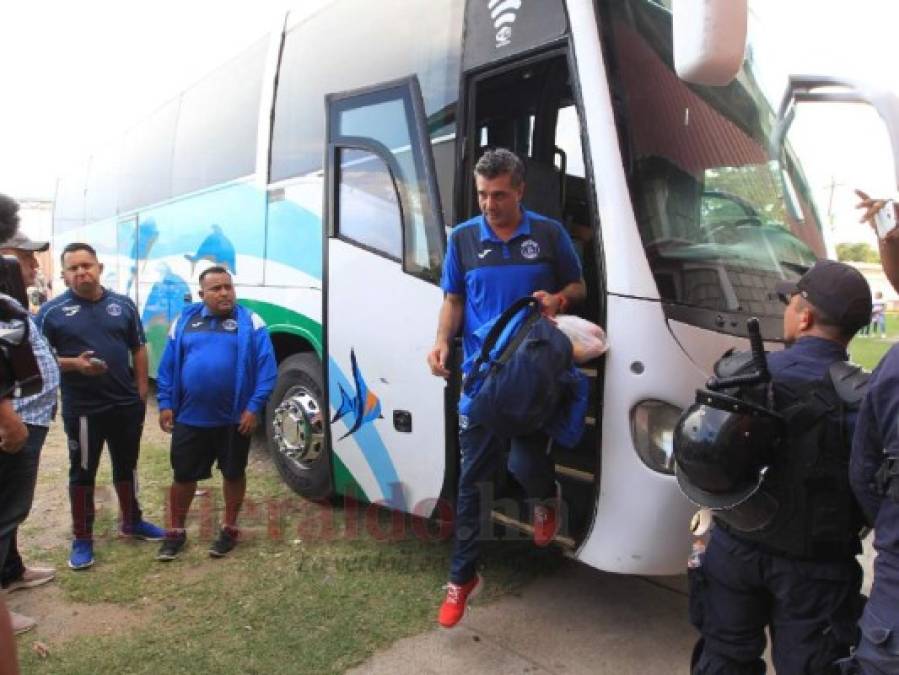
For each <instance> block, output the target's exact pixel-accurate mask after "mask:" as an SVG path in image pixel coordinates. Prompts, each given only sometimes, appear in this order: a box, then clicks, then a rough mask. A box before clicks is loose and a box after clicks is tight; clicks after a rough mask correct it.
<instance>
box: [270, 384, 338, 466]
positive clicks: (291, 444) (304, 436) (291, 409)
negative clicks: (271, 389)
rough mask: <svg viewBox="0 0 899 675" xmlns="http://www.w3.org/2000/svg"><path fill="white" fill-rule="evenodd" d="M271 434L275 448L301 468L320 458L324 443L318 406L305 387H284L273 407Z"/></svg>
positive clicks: (320, 413)
mask: <svg viewBox="0 0 899 675" xmlns="http://www.w3.org/2000/svg"><path fill="white" fill-rule="evenodd" d="M272 436H273V438H274V440H275V445H276V447H277V449H278V452H280V453H281V454H282V455H284V456H285V457H286V458H288V459H290V460H291V461H292V462H294V463H296V464H298V465H299V466H300V468H302V469H308V468H310V465H311V464H314V463H315V462H317V461H318V460H319V458H321V456H322V452H323V451H324V443H325V434H324V424H322V410H321V406H320V405H319V404H318V401H317V400H316V399H315V396H313V394H312V392H310V391H309V390H308V389H306V387H303V386H301V385H298V386H296V387H292V388H290V389H289V390H288V391H287V393H286V394H285V396H284V399H283V400H282V401H281V405H279V406H278V407H277V408H276V409H275V414H274V416H273V418H272Z"/></svg>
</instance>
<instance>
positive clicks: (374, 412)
mask: <svg viewBox="0 0 899 675" xmlns="http://www.w3.org/2000/svg"><path fill="white" fill-rule="evenodd" d="M350 363H351V364H352V366H353V381H354V383H355V385H356V395H355V396H350V395H349V394H348V393H347V391H346V389H344V388H343V385H341V384H338V385H337V386H338V387H340V406H339V407H338V408H337V412H335V413H334V418H333V419H332V420H331V424H334V422H336V421H337V420H339V419H341V418H342V417H346V420H345V423H346V425H347V426H348V427H349V431H347V432H346V433H345V434H344V435H343V436H341V437H340V438H339V439H338V440H341V441H342V440H343V439H344V438H346V437H347V436H350V435H352V434H355V433H356V432H357V431H359V429H360V428H361V427H362V425H363V424H365V423H367V422H373V421H374V420H376V419H380V418H381V417H382V415H381V400H380V399H379V398H378V397H377V396H375V394H374V392H372V391H369V389H368V385H366V384H365V380H363V379H362V371H361V370H359V364H358V363H356V351H355V350H354V349H350Z"/></svg>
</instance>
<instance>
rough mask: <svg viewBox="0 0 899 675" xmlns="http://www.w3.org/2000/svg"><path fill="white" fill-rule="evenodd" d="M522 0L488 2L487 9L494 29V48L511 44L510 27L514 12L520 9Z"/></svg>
mask: <svg viewBox="0 0 899 675" xmlns="http://www.w3.org/2000/svg"><path fill="white" fill-rule="evenodd" d="M521 2H522V0H489V2H488V3H487V9H489V10H490V18H491V19H493V27H494V28H495V29H496V48H497V49H499V48H500V47H508V46H509V45H510V44H512V25H513V24H514V23H515V19H516V16H517V15H516V12H517V11H518V10H519V9H521Z"/></svg>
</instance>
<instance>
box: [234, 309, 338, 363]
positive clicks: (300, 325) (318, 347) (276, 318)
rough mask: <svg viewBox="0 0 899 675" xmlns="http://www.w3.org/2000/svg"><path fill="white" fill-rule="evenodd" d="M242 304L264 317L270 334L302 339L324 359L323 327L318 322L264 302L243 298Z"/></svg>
mask: <svg viewBox="0 0 899 675" xmlns="http://www.w3.org/2000/svg"><path fill="white" fill-rule="evenodd" d="M240 304H241V305H243V306H244V307H247V308H248V309H252V310H253V311H254V312H256V313H257V314H258V315H259V316H261V317H262V320H263V321H265V323H266V324H267V326H268V332H269V334H274V333H290V334H291V335H296V336H297V337H301V338H303V339H304V340H306V341H307V342H309V344H311V345H312V347H313V348H314V349H315V352H316V353H317V354H318V358H320V359H321V358H322V351H323V350H322V327H321V324H320V323H318V322H317V321H313V320H312V319H310V318H309V317H308V316H305V315H303V314H299V313H298V312H294V311H291V310H289V309H287V308H286V307H282V306H281V305H273V304H271V303H270V302H265V301H263V300H248V299H246V298H241V299H240Z"/></svg>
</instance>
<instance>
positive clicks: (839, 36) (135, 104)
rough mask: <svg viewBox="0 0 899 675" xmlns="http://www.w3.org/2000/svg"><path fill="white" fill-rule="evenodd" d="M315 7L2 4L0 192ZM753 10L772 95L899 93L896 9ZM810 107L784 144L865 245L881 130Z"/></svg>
mask: <svg viewBox="0 0 899 675" xmlns="http://www.w3.org/2000/svg"><path fill="white" fill-rule="evenodd" d="M357 1H358V2H370V1H378V2H392V1H394V0H357ZM419 1H421V2H427V1H428V0H419ZM678 1H681V2H683V1H690V0H678ZM320 2H321V0H294V1H293V2H291V0H254V1H253V2H249V1H248V0H243V1H237V0H177V1H176V0H154V2H138V1H136V0H78V1H77V2H73V1H72V0H64V1H62V0H28V2H15V1H7V2H3V3H0V26H3V28H4V31H3V37H2V39H0V82H2V85H3V93H2V95H0V192H7V193H9V194H12V195H15V196H16V197H19V198H46V199H51V198H52V197H53V193H54V189H55V183H56V177H57V175H58V174H59V173H61V172H65V171H66V169H67V167H70V166H73V165H74V164H76V163H77V162H78V161H79V160H81V161H83V160H84V159H85V158H86V157H87V156H88V155H89V153H90V152H91V150H92V149H93V148H96V147H99V146H102V145H103V144H105V143H106V142H108V141H110V140H112V139H114V138H115V137H116V136H117V135H118V134H120V133H121V132H123V131H124V130H126V129H128V128H130V127H131V126H133V125H134V124H135V123H136V122H138V121H139V120H141V119H142V118H143V117H146V115H147V114H148V113H150V112H152V111H153V110H154V109H155V108H157V107H158V106H159V105H160V104H161V103H163V102H164V101H166V100H168V99H170V98H172V97H173V96H175V95H176V94H177V93H178V92H179V91H181V90H183V89H185V88H186V87H188V86H190V85H191V84H192V83H193V82H195V81H197V80H198V79H200V78H201V77H202V76H203V75H204V74H205V73H207V72H209V71H210V70H212V69H214V68H215V67H216V66H217V65H219V64H221V63H222V62H224V61H226V60H227V59H228V58H229V57H231V56H233V55H235V54H237V53H239V52H240V51H241V50H242V49H243V48H245V47H247V46H249V45H250V44H252V43H253V42H255V41H256V39H258V38H259V37H260V36H261V35H263V34H264V33H265V32H267V31H269V30H271V29H273V28H274V27H275V26H276V25H277V24H278V23H279V21H282V20H283V13H284V11H285V10H286V9H287V8H288V7H289V6H290V5H294V6H296V5H304V4H319V3H320ZM750 9H751V12H752V24H753V28H752V34H753V39H754V40H755V41H756V42H757V44H758V52H757V53H759V54H764V56H765V58H764V59H763V61H764V63H765V66H766V70H765V73H764V83H765V84H767V85H768V86H769V88H770V90H771V91H772V92H779V91H782V90H783V88H784V86H785V84H786V79H785V73H787V72H813V73H828V74H842V75H848V76H853V77H864V78H866V79H868V80H870V81H873V82H875V83H879V84H880V85H881V86H886V87H890V88H892V89H893V90H895V91H897V92H899V68H896V67H895V64H896V60H895V57H894V56H892V57H891V54H890V52H891V51H892V52H893V54H894V53H895V47H894V46H893V45H894V44H895V31H896V30H897V29H899V2H896V1H895V0H853V2H851V3H850V2H845V0H788V1H786V0H750ZM778 97H779V96H778ZM806 107H810V106H806ZM816 107H818V108H819V109H818V110H815V111H811V110H809V111H808V112H806V111H805V110H802V109H800V114H799V117H797V122H796V124H795V127H794V130H795V133H794V134H793V137H792V139H791V140H792V142H793V143H794V145H795V147H796V148H797V150H798V151H799V153H800V157H802V158H803V160H804V164H805V167H806V172H807V174H808V177H809V180H810V183H811V185H812V187H813V189H814V190H815V192H816V194H817V195H818V196H819V204H820V205H821V206H822V216H824V218H825V220H826V221H827V222H828V226H829V230H830V231H829V232H828V234H829V236H830V238H831V239H832V241H840V240H855V239H859V240H862V239H865V238H866V237H868V233H867V231H866V230H865V229H864V228H863V227H862V228H859V227H857V226H856V225H855V223H854V220H855V218H854V217H853V212H852V204H853V203H854V201H853V197H852V196H851V187H852V186H856V185H857V186H860V187H863V188H868V189H870V190H871V191H873V192H877V193H879V194H886V193H887V192H889V193H890V194H892V193H893V192H895V191H896V185H895V180H893V179H892V168H891V167H892V165H891V163H890V161H891V160H890V156H889V154H888V153H886V154H885V153H884V149H885V148H884V145H885V140H884V139H885V135H884V131H883V126H882V124H880V123H879V121H878V118H877V117H876V115H873V114H871V113H870V111H867V114H866V111H864V110H859V106H840V107H841V108H843V109H844V110H842V111H839V110H834V109H831V110H826V111H825V110H821V109H820V106H816ZM847 108H848V109H849V110H846V109H847ZM832 185H835V187H833V188H831V187H830V186H832ZM831 192H832V193H833V196H832V197H831ZM869 239H870V238H869ZM870 240H871V241H873V239H870Z"/></svg>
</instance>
